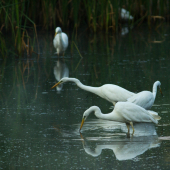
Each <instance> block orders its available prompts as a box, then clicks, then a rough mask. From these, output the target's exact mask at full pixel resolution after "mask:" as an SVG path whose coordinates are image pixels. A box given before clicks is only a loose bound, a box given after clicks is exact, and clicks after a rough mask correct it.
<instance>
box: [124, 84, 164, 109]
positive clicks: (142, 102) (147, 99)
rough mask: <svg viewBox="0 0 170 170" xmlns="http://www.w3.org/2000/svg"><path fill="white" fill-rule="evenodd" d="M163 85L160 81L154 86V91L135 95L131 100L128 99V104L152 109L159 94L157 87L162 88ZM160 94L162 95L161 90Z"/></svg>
mask: <svg viewBox="0 0 170 170" xmlns="http://www.w3.org/2000/svg"><path fill="white" fill-rule="evenodd" d="M160 86H161V83H160V81H156V82H155V83H154V84H153V91H152V92H150V91H142V92H140V93H137V94H135V95H133V96H132V97H130V98H129V99H127V101H128V102H131V103H134V104H137V105H139V106H141V107H143V108H145V109H147V110H148V109H150V108H151V107H152V105H153V104H154V101H155V98H156V93H157V87H159V88H160ZM160 92H161V94H162V90H161V88H160Z"/></svg>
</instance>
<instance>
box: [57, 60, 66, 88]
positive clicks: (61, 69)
mask: <svg viewBox="0 0 170 170" xmlns="http://www.w3.org/2000/svg"><path fill="white" fill-rule="evenodd" d="M54 76H55V79H56V80H57V81H60V80H61V78H63V77H69V69H68V67H67V65H66V64H65V63H64V62H62V61H59V60H58V61H57V62H56V65H55V66H54ZM62 87H63V84H60V85H59V86H57V87H56V90H57V91H61V89H62Z"/></svg>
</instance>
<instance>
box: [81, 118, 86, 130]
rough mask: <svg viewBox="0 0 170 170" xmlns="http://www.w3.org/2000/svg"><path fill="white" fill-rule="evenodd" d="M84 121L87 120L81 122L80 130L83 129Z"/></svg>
mask: <svg viewBox="0 0 170 170" xmlns="http://www.w3.org/2000/svg"><path fill="white" fill-rule="evenodd" d="M84 121H85V119H84V118H83V119H82V122H81V125H80V130H81V128H82V127H83V124H84Z"/></svg>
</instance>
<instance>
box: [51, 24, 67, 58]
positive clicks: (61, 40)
mask: <svg viewBox="0 0 170 170" xmlns="http://www.w3.org/2000/svg"><path fill="white" fill-rule="evenodd" d="M53 45H54V47H55V48H56V51H57V54H58V55H59V54H60V53H64V52H65V50H66V49H67V47H68V36H67V34H65V33H64V32H62V30H61V28H60V27H57V28H56V30H55V36H54V40H53Z"/></svg>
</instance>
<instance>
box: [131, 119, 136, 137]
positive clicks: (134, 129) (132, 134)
mask: <svg viewBox="0 0 170 170" xmlns="http://www.w3.org/2000/svg"><path fill="white" fill-rule="evenodd" d="M130 125H131V126H132V129H133V133H132V135H133V134H134V132H135V129H134V127H133V122H130Z"/></svg>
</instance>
